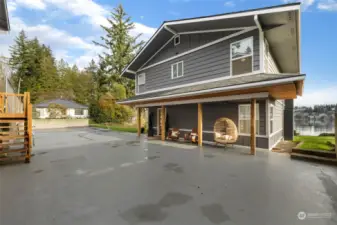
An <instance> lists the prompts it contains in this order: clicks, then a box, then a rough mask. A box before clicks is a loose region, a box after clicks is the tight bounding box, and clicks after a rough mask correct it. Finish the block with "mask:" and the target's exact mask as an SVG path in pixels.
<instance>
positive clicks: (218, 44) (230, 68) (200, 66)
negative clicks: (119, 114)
mask: <svg viewBox="0 0 337 225" xmlns="http://www.w3.org/2000/svg"><path fill="white" fill-rule="evenodd" d="M300 17H301V11H300V4H299V3H293V4H286V5H279V6H273V7H267V8H260V9H253V10H247V11H241V12H234V13H227V14H221V15H214V16H206V17H199V18H190V19H182V20H174V21H166V22H164V23H163V24H162V25H161V26H160V28H159V29H158V30H157V32H156V33H155V34H154V35H153V37H152V38H151V39H150V40H149V41H148V42H147V44H146V45H145V46H144V48H143V49H142V50H141V51H140V52H139V53H138V54H137V55H136V57H135V58H134V59H133V60H132V62H131V63H130V64H129V65H128V66H127V67H126V68H125V70H124V71H123V73H122V76H124V77H128V78H130V79H135V81H136V90H135V91H136V96H134V97H131V98H129V99H126V100H123V101H120V102H118V103H119V104H124V105H131V106H135V107H137V108H148V109H149V113H150V117H149V118H150V120H151V122H150V123H151V124H152V127H154V129H155V133H156V134H157V135H159V134H161V130H165V129H161V128H160V127H161V126H162V125H163V124H165V126H167V125H168V126H169V129H171V128H179V129H180V131H183V133H184V132H188V131H191V130H192V129H193V128H198V129H199V130H198V134H199V136H200V140H199V145H202V142H208V143H212V142H213V141H214V132H213V130H214V129H213V127H214V124H215V121H216V120H217V119H218V118H222V117H225V118H229V119H230V120H232V121H233V122H234V123H235V124H236V126H237V130H238V134H239V137H238V140H237V142H236V144H237V145H243V146H251V148H252V149H254V152H255V145H256V146H257V147H260V148H264V149H271V148H272V147H273V146H275V144H276V143H277V142H278V141H279V140H282V139H284V138H285V139H292V137H293V99H295V98H296V97H297V96H298V95H302V91H303V83H304V79H305V75H304V74H302V73H301V69H300V68H301V58H300V56H301V51H300V40H301V33H300V27H301V24H300V23H301V19H300ZM251 107H255V108H256V111H255V113H251ZM161 111H163V112H165V113H161ZM140 112H141V111H140V110H138V113H140ZM161 115H166V116H164V117H165V118H168V121H166V122H165V121H161V119H160V118H162V116H161ZM254 117H255V118H256V121H255V123H251V120H252V119H254ZM166 124H167V125H166ZM165 126H163V127H165ZM251 127H252V129H251ZM254 130H256V132H253V131H254ZM161 138H162V140H164V139H165V137H163V135H161Z"/></svg>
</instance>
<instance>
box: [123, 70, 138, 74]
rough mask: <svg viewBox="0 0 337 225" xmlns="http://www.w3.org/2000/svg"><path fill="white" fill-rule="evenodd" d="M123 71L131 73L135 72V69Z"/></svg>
mask: <svg viewBox="0 0 337 225" xmlns="http://www.w3.org/2000/svg"><path fill="white" fill-rule="evenodd" d="M125 72H128V73H131V74H136V71H133V70H126V71H125Z"/></svg>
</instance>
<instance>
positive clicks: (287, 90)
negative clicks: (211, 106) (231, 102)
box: [117, 75, 305, 106]
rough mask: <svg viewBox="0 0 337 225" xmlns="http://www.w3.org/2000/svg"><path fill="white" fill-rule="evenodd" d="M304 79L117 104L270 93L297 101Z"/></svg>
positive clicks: (302, 76)
mask: <svg viewBox="0 0 337 225" xmlns="http://www.w3.org/2000/svg"><path fill="white" fill-rule="evenodd" d="M304 79H305V75H300V76H294V77H288V78H283V79H277V80H269V81H259V82H252V83H244V84H239V85H232V86H226V87H218V88H213V89H206V90H199V91H192V92H187V93H178V94H172V95H164V96H154V97H146V95H145V96H144V98H141V96H140V98H139V99H135V100H124V101H119V102H117V103H118V104H122V105H130V106H139V105H146V104H155V105H163V104H167V103H170V102H176V104H179V102H186V101H188V100H195V101H197V100H198V99H207V98H214V97H223V96H231V95H243V94H256V93H268V96H269V97H272V98H275V99H296V98H297V96H302V94H303V84H304Z"/></svg>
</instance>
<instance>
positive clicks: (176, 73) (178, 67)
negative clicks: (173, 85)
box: [171, 61, 184, 79]
mask: <svg viewBox="0 0 337 225" xmlns="http://www.w3.org/2000/svg"><path fill="white" fill-rule="evenodd" d="M182 76H184V62H183V61H181V62H177V63H174V64H172V65H171V78H172V79H174V78H178V77H182Z"/></svg>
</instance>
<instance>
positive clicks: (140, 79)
mask: <svg viewBox="0 0 337 225" xmlns="http://www.w3.org/2000/svg"><path fill="white" fill-rule="evenodd" d="M142 84H145V73H141V74H139V75H138V85H142Z"/></svg>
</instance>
